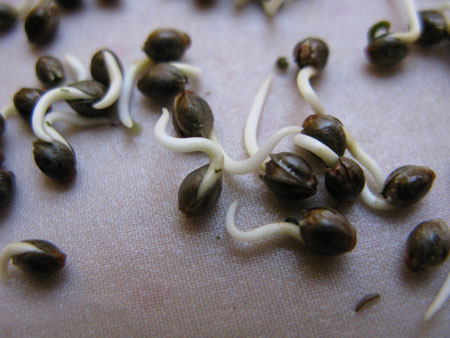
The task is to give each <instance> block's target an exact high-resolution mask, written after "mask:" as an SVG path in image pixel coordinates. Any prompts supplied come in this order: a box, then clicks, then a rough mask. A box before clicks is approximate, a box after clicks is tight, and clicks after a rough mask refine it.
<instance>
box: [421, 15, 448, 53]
mask: <svg viewBox="0 0 450 338" xmlns="http://www.w3.org/2000/svg"><path fill="white" fill-rule="evenodd" d="M419 19H420V25H421V27H422V29H421V32H420V37H419V40H417V42H418V43H419V44H422V45H434V44H437V43H439V42H441V41H442V40H443V39H444V38H445V37H446V35H447V31H446V29H445V18H444V15H443V14H442V12H439V11H420V12H419Z"/></svg>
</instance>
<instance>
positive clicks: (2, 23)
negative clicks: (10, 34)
mask: <svg viewBox="0 0 450 338" xmlns="http://www.w3.org/2000/svg"><path fill="white" fill-rule="evenodd" d="M16 22H17V11H16V10H15V9H14V8H13V7H11V6H10V5H8V4H0V33H3V32H6V31H8V30H10V29H11V28H12V27H13V26H14V25H15V24H16Z"/></svg>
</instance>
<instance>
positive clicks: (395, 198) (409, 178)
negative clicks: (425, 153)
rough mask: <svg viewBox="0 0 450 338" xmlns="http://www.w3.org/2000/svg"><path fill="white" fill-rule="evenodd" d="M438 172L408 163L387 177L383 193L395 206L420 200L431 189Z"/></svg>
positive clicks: (406, 204)
mask: <svg viewBox="0 0 450 338" xmlns="http://www.w3.org/2000/svg"><path fill="white" fill-rule="evenodd" d="M435 178H436V174H435V173H434V172H433V170H431V169H430V168H427V167H422V166H416V165H407V166H403V167H400V168H397V169H395V170H394V171H393V172H392V173H390V174H389V176H388V177H387V178H386V181H385V183H384V188H383V191H382V195H383V196H384V198H386V200H387V201H388V202H389V203H391V204H393V205H395V206H408V205H411V204H414V203H416V202H418V201H420V200H421V199H422V198H423V197H424V196H425V195H426V194H427V193H428V191H429V190H430V189H431V186H432V185H433V181H434V179H435Z"/></svg>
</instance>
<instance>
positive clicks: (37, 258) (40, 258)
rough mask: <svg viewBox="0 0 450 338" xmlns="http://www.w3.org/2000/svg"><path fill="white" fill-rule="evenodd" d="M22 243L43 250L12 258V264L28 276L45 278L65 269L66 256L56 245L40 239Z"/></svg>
mask: <svg viewBox="0 0 450 338" xmlns="http://www.w3.org/2000/svg"><path fill="white" fill-rule="evenodd" d="M22 242H23V243H29V244H31V245H33V246H35V247H36V248H37V249H39V250H41V252H27V253H23V254H20V255H16V256H13V257H12V264H14V265H15V266H17V267H18V268H20V269H21V270H22V271H23V272H24V273H26V274H27V275H30V276H33V277H38V278H45V277H48V276H50V275H52V274H54V273H55V272H56V271H58V270H60V269H62V268H63V267H64V265H65V262H66V254H65V253H64V252H62V251H61V250H60V249H59V248H58V247H56V246H55V245H54V244H52V243H50V242H48V241H44V240H40V239H30V240H25V241H22Z"/></svg>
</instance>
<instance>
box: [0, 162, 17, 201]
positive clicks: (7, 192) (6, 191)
mask: <svg viewBox="0 0 450 338" xmlns="http://www.w3.org/2000/svg"><path fill="white" fill-rule="evenodd" d="M14 182H15V176H14V173H13V172H12V171H6V170H0V207H1V206H2V205H4V204H5V203H6V202H8V201H9V200H10V199H11V196H12V193H13V190H14Z"/></svg>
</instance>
